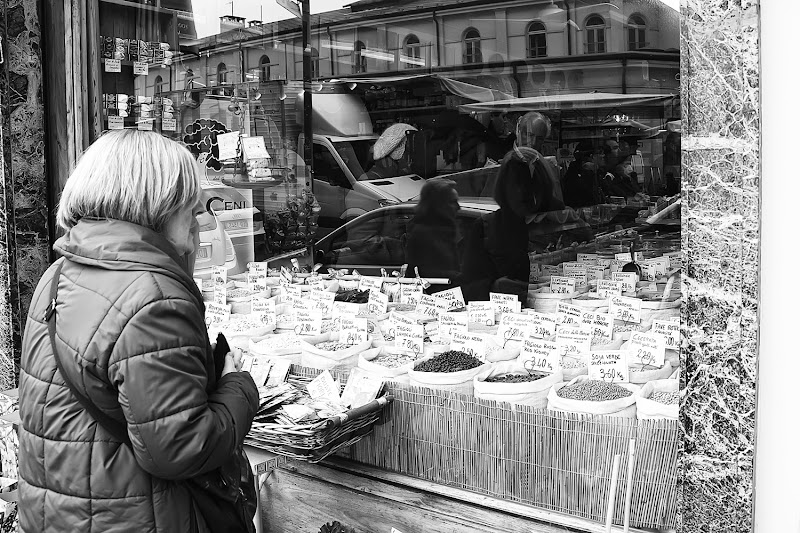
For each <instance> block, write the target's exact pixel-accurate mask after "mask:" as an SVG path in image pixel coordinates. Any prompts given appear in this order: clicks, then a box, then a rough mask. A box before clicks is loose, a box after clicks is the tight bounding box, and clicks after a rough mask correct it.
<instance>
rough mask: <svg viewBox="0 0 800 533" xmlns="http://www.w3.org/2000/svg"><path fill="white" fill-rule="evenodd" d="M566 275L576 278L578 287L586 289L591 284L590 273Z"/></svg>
mask: <svg viewBox="0 0 800 533" xmlns="http://www.w3.org/2000/svg"><path fill="white" fill-rule="evenodd" d="M565 277H568V278H572V279H574V280H575V288H576V289H585V288H587V287H588V286H589V275H588V274H565Z"/></svg>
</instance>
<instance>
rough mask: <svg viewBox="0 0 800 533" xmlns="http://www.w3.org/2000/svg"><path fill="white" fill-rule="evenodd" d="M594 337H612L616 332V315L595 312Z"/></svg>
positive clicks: (592, 326)
mask: <svg viewBox="0 0 800 533" xmlns="http://www.w3.org/2000/svg"><path fill="white" fill-rule="evenodd" d="M590 327H591V329H592V336H593V337H605V338H607V339H610V338H611V337H612V335H613V334H614V317H613V316H611V315H609V314H607V313H594V317H593V321H592V324H591V326H590Z"/></svg>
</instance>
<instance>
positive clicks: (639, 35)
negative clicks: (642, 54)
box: [628, 13, 647, 50]
mask: <svg viewBox="0 0 800 533" xmlns="http://www.w3.org/2000/svg"><path fill="white" fill-rule="evenodd" d="M646 26H647V24H646V23H645V21H644V17H642V16H641V15H639V14H638V13H637V14H635V15H631V16H630V18H629V19H628V50H639V49H640V48H645V47H647V41H646V40H645V30H646Z"/></svg>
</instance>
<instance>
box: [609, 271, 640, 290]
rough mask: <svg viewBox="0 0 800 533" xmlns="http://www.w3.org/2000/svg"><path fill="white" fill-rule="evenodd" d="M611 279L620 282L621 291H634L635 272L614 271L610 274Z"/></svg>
mask: <svg viewBox="0 0 800 533" xmlns="http://www.w3.org/2000/svg"><path fill="white" fill-rule="evenodd" d="M611 281H619V282H621V283H622V292H634V291H635V290H636V281H637V279H636V272H614V273H613V274H611Z"/></svg>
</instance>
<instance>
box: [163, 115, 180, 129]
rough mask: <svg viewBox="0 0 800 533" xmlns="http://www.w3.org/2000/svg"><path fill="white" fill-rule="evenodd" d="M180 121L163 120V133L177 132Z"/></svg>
mask: <svg viewBox="0 0 800 533" xmlns="http://www.w3.org/2000/svg"><path fill="white" fill-rule="evenodd" d="M177 129H178V121H177V119H174V118H162V119H161V131H177Z"/></svg>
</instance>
